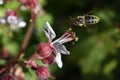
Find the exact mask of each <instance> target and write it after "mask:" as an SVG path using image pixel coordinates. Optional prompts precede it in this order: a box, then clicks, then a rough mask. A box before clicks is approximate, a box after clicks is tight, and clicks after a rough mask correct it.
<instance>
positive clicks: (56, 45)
mask: <svg viewBox="0 0 120 80" xmlns="http://www.w3.org/2000/svg"><path fill="white" fill-rule="evenodd" d="M53 46H54V48H55V50H56V51H57V52H59V53H63V54H66V55H69V54H70V52H69V51H68V50H67V49H66V47H65V46H64V45H62V44H60V43H59V42H56V43H54V44H53Z"/></svg>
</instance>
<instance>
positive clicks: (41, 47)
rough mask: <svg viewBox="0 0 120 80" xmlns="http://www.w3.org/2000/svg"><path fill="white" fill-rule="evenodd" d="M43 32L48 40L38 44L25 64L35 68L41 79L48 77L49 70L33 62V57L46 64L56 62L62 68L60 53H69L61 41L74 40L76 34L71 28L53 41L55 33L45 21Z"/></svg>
mask: <svg viewBox="0 0 120 80" xmlns="http://www.w3.org/2000/svg"><path fill="white" fill-rule="evenodd" d="M44 32H45V35H46V37H47V38H48V42H46V43H45V42H43V43H39V44H38V46H37V50H36V53H35V54H34V55H32V57H31V58H30V59H29V60H27V61H26V65H29V66H31V67H32V69H34V70H36V72H37V74H38V75H39V77H41V78H42V79H47V78H48V77H50V72H49V70H48V69H47V68H45V67H44V66H39V65H38V64H37V63H36V62H35V59H40V60H41V61H42V62H43V64H47V65H51V64H52V63H54V62H56V63H57V65H58V67H59V68H62V66H63V63H62V60H61V53H62V54H65V55H69V54H70V52H69V51H68V50H67V49H66V47H65V46H64V45H63V43H66V42H69V41H72V40H75V39H76V36H75V33H74V32H72V30H71V29H68V30H67V31H66V32H65V33H64V34H63V35H62V36H61V37H60V38H58V39H56V40H54V41H53V39H54V38H55V37H56V34H55V32H54V31H53V29H52V27H51V26H50V24H49V23H48V22H46V25H45V28H44ZM43 73H44V75H43Z"/></svg>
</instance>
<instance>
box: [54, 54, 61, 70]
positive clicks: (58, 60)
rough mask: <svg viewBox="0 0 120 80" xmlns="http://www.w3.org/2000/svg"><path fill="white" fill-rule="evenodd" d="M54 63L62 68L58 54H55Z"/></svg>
mask: <svg viewBox="0 0 120 80" xmlns="http://www.w3.org/2000/svg"><path fill="white" fill-rule="evenodd" d="M55 62H56V63H57V65H58V67H59V68H62V66H63V64H62V61H61V54H60V53H56V57H55Z"/></svg>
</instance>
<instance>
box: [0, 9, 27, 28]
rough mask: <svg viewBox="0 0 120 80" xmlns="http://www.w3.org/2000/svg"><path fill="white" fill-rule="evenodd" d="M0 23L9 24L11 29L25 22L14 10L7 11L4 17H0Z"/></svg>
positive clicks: (23, 25) (24, 24)
mask: <svg viewBox="0 0 120 80" xmlns="http://www.w3.org/2000/svg"><path fill="white" fill-rule="evenodd" d="M0 24H9V25H10V29H11V30H16V29H18V28H19V27H20V28H21V27H25V26H26V22H24V21H23V20H22V18H20V17H19V16H18V14H17V12H16V11H10V10H9V11H7V12H6V15H5V17H1V18H0Z"/></svg>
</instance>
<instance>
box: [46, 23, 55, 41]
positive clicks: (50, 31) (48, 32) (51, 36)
mask: <svg viewBox="0 0 120 80" xmlns="http://www.w3.org/2000/svg"><path fill="white" fill-rule="evenodd" d="M45 35H46V37H47V38H48V39H49V40H53V39H54V38H55V37H56V34H55V32H54V31H53V29H52V27H51V26H50V24H49V23H48V22H46V25H45Z"/></svg>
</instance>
